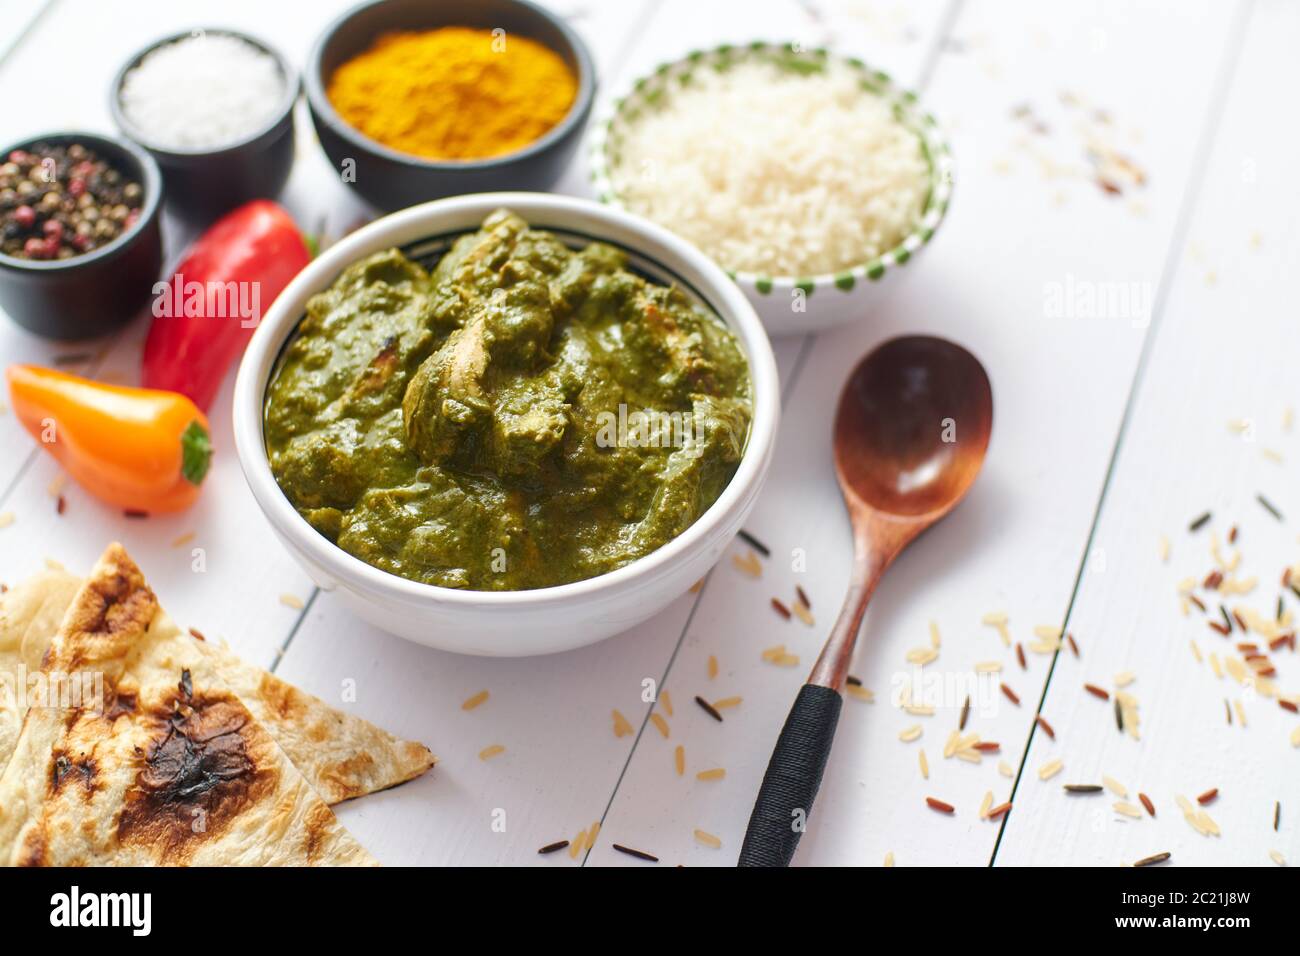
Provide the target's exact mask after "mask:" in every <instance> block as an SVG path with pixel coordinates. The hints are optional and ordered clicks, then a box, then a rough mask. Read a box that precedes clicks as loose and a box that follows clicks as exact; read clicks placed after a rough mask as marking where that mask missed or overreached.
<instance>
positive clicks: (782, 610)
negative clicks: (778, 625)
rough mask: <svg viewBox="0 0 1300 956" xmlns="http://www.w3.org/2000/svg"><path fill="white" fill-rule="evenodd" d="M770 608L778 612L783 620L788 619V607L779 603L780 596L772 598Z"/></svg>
mask: <svg viewBox="0 0 1300 956" xmlns="http://www.w3.org/2000/svg"><path fill="white" fill-rule="evenodd" d="M772 610H774V611H776V613H777V614H780V615H781V617H783V618H785V620H787V621H788V620H790V609H789V608H788V607H786V606H785V605H784V604H782V603H781V599H780V598H772Z"/></svg>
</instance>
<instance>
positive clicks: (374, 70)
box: [327, 27, 578, 161]
mask: <svg viewBox="0 0 1300 956" xmlns="http://www.w3.org/2000/svg"><path fill="white" fill-rule="evenodd" d="M577 92H578V81H577V77H576V76H575V75H574V73H573V70H571V69H570V68H569V66H568V64H567V63H565V61H564V60H563V59H562V58H561V57H560V56H559V54H557V53H555V52H554V51H553V50H551V49H550V48H548V47H546V46H544V45H543V44H541V43H538V42H537V41H535V40H531V39H529V38H527V37H523V36H516V35H513V34H507V33H506V32H505V31H503V30H475V29H470V28H468V27H442V28H439V29H436V30H425V31H413V32H395V33H386V34H384V35H383V36H381V37H380V38H379V39H378V40H377V41H375V43H374V45H373V46H371V47H370V48H369V49H368V50H366V51H365V52H363V53H360V54H358V55H357V56H355V57H353V58H352V59H350V60H348V61H347V62H345V63H343V65H341V66H340V67H339V68H338V69H337V70H335V71H334V74H333V75H332V76H331V77H330V81H329V85H328V89H327V95H328V97H329V101H330V103H331V104H332V105H333V107H334V109H335V110H336V111H337V112H338V114H339V116H341V117H342V118H343V120H344V121H345V122H347V123H348V124H349V125H351V126H352V127H354V128H355V129H357V130H358V131H360V132H361V133H363V134H365V135H366V136H368V137H370V138H371V139H373V140H375V141H376V142H379V143H382V144H383V145H384V146H387V147H389V148H390V149H394V150H397V151H399V152H403V153H408V154H410V155H412V156H420V157H423V158H425V159H433V160H453V161H454V160H475V159H488V158H490V157H493V156H504V155H506V154H509V153H513V152H515V151H517V150H520V149H523V148H524V147H525V146H527V145H529V144H530V143H532V142H535V141H536V140H538V139H540V138H541V137H542V136H544V135H545V134H546V133H547V132H548V131H550V130H551V129H552V128H553V127H554V126H555V125H556V124H557V123H559V122H560V121H561V120H563V119H564V117H565V116H566V115H567V114H568V112H569V110H570V109H571V108H572V106H573V102H574V99H575V98H576V96H577Z"/></svg>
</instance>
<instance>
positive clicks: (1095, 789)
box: [1065, 783, 1103, 793]
mask: <svg viewBox="0 0 1300 956" xmlns="http://www.w3.org/2000/svg"><path fill="white" fill-rule="evenodd" d="M1102 789H1103V788H1102V787H1101V785H1099V784H1095V783H1067V784H1066V785H1065V792H1066V793H1101V791H1102Z"/></svg>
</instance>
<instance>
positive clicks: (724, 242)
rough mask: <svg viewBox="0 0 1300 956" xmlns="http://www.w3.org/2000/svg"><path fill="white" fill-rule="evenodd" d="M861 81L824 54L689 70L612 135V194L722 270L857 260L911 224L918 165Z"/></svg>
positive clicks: (902, 131)
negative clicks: (805, 69) (815, 66)
mask: <svg viewBox="0 0 1300 956" xmlns="http://www.w3.org/2000/svg"><path fill="white" fill-rule="evenodd" d="M861 78H862V73H861V72H859V71H858V70H857V69H855V68H854V67H852V66H850V65H848V64H846V63H843V62H839V61H836V60H834V59H830V60H828V61H827V65H826V69H825V70H824V71H821V72H817V73H811V74H799V73H794V72H790V71H788V70H784V69H781V68H779V67H777V66H775V65H773V64H772V63H770V62H766V61H758V60H753V59H746V60H743V61H741V62H739V63H737V64H736V65H735V66H733V67H731V68H730V69H728V70H725V71H722V72H719V71H717V70H714V69H712V68H710V67H708V66H701V67H700V68H698V69H696V70H695V71H694V72H693V73H692V76H691V81H690V83H689V84H688V85H685V86H682V85H679V84H678V83H677V82H676V81H675V80H673V81H671V82H672V86H671V90H672V92H671V95H669V96H667V97H666V98H665V100H664V102H663V103H662V106H661V107H660V108H656V109H653V110H647V111H645V112H644V113H643V114H642V116H641V117H639V118H638V119H637V120H635V121H634V122H633V123H631V124H630V125H628V126H627V127H626V128H625V129H624V130H623V141H622V144H621V147H620V149H619V163H618V164H616V165H615V166H614V167H613V168H612V169H611V170H610V179H611V183H612V185H613V188H614V191H615V193H616V194H617V195H618V196H619V197H620V198H621V199H622V201H623V203H624V204H625V205H626V206H627V208H629V209H631V210H632V211H633V212H637V213H640V214H641V215H644V216H646V217H648V218H650V219H653V220H655V221H656V222H659V223H661V224H662V225H665V226H667V227H668V228H669V229H671V230H673V231H674V232H676V233H678V234H679V235H681V236H683V237H685V238H686V239H689V240H690V241H691V242H693V243H695V245H697V246H699V247H700V248H701V249H702V250H704V252H705V253H707V254H708V255H710V256H712V257H713V258H714V259H715V260H716V261H717V262H718V263H719V264H721V265H722V266H723V267H724V268H727V269H730V270H733V271H737V272H749V273H757V274H759V275H764V276H796V277H807V276H812V275H821V274H826V273H834V272H838V271H840V270H844V269H848V268H850V267H853V266H857V265H862V264H865V263H867V262H869V261H871V260H873V259H875V258H876V257H878V256H879V255H881V254H882V253H884V252H888V251H889V250H890V249H892V248H894V247H895V246H897V245H898V244H899V243H900V242H901V241H902V240H903V239H904V238H906V236H907V235H908V233H910V232H911V231H912V230H913V229H914V228H915V227H916V225H917V222H918V220H919V219H920V217H921V214H922V212H923V206H924V203H925V200H926V195H927V192H928V189H929V167H928V164H927V162H926V160H925V157H924V155H923V154H922V151H921V148H920V141H919V139H918V138H917V136H916V134H915V133H913V132H912V131H911V130H909V129H907V128H906V127H905V126H903V125H902V124H900V123H899V122H898V121H897V120H896V119H895V118H894V115H893V110H892V107H891V105H890V103H889V101H887V100H885V99H882V98H881V97H879V96H877V95H876V94H874V93H872V92H871V91H869V90H864V89H863V88H862V87H861V86H860V80H861Z"/></svg>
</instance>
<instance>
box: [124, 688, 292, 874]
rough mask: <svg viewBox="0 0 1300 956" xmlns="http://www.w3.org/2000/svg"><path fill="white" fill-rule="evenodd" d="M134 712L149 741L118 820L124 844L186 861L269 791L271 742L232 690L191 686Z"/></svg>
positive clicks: (274, 773)
mask: <svg viewBox="0 0 1300 956" xmlns="http://www.w3.org/2000/svg"><path fill="white" fill-rule="evenodd" d="M181 686H184V679H182V682H180V683H178V687H181ZM140 719H141V721H142V722H143V724H144V726H146V727H147V728H148V733H149V737H150V742H149V744H148V746H147V747H146V748H145V749H144V750H143V752H142V753H141V754H140V755H139V756H140V758H141V764H142V765H141V767H140V770H139V772H138V773H137V774H136V778H135V785H134V786H133V787H132V788H131V789H130V790H128V792H127V794H126V805H125V807H124V808H123V810H122V814H121V816H120V817H119V819H118V825H117V833H118V838H119V839H120V840H121V841H122V842H123V843H139V844H147V845H150V846H153V847H155V848H157V849H159V850H160V851H161V852H162V855H163V858H164V859H165V860H166V861H168V862H172V863H178V862H184V861H185V860H186V859H187V858H188V857H189V856H190V854H191V852H192V851H193V849H194V848H195V847H197V846H198V845H200V844H202V843H203V842H204V841H205V840H208V839H212V838H214V837H215V836H216V835H218V834H220V833H222V832H223V831H224V830H225V829H226V828H227V827H228V826H229V825H230V824H231V822H232V821H234V820H235V819H236V818H237V817H238V816H239V815H240V814H241V813H243V812H244V811H245V810H247V809H249V808H250V807H253V806H256V805H257V804H258V803H260V802H262V801H263V800H265V799H268V798H269V797H270V795H271V794H272V793H274V792H275V788H276V785H277V783H278V780H279V770H278V768H277V767H276V766H275V765H274V762H273V761H272V760H271V759H270V757H271V756H273V751H274V746H273V745H272V744H271V743H270V740H269V738H267V737H266V736H265V733H264V732H263V731H262V730H261V729H260V728H259V727H258V726H257V724H256V723H255V722H254V721H253V718H252V716H251V715H250V714H249V713H248V710H247V709H246V708H245V707H244V705H243V704H242V703H241V702H240V701H239V699H238V698H236V697H235V696H233V695H232V694H230V693H228V692H226V691H215V692H204V691H201V690H200V691H195V690H192V689H191V692H190V693H189V695H188V696H183V697H182V696H178V697H175V698H172V699H170V700H169V701H165V702H163V704H162V705H161V706H160V707H158V708H156V709H153V710H150V711H147V712H145V713H142V714H141V715H140Z"/></svg>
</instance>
